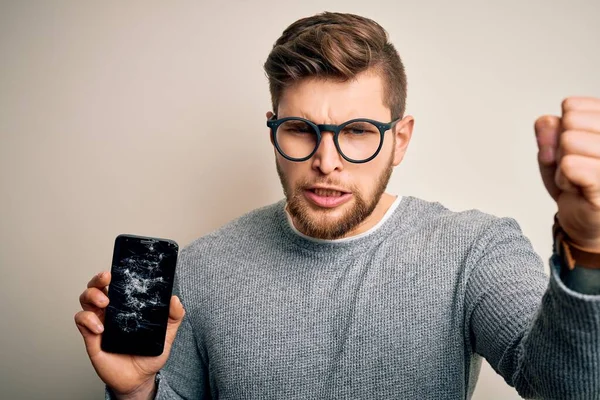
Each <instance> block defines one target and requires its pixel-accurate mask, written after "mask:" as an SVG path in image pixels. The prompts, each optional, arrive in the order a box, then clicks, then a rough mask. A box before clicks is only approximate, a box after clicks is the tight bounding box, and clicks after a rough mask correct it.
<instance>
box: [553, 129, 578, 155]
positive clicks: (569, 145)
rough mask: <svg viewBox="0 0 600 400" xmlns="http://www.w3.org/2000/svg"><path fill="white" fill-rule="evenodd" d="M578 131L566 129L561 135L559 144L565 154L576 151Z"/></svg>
mask: <svg viewBox="0 0 600 400" xmlns="http://www.w3.org/2000/svg"><path fill="white" fill-rule="evenodd" d="M577 136H578V135H577V132H576V131H570V130H568V131H564V132H563V133H562V134H561V135H560V137H559V139H558V140H559V146H560V148H561V150H562V152H563V154H570V153H573V152H574V151H575V146H576V142H577Z"/></svg>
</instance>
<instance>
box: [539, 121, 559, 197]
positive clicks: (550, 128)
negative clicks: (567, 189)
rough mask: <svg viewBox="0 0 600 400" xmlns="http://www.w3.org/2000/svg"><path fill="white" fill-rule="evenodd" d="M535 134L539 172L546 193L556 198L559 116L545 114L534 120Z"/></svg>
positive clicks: (557, 193) (557, 189)
mask: <svg viewBox="0 0 600 400" xmlns="http://www.w3.org/2000/svg"><path fill="white" fill-rule="evenodd" d="M534 128H535V136H536V141H537V145H538V164H539V168H540V174H541V175H542V180H543V182H544V185H545V186H546V189H547V190H548V193H550V196H552V198H553V199H555V200H556V198H557V197H558V195H559V194H560V189H559V188H558V186H557V185H556V179H555V176H556V166H557V162H558V153H557V147H558V137H559V134H560V131H561V124H560V118H558V117H556V116H551V115H545V116H543V117H540V118H538V119H537V120H536V121H535V126H534Z"/></svg>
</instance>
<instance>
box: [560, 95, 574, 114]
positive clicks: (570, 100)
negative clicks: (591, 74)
mask: <svg viewBox="0 0 600 400" xmlns="http://www.w3.org/2000/svg"><path fill="white" fill-rule="evenodd" d="M575 103H576V99H575V98H574V97H566V98H564V99H563V101H562V104H561V106H562V109H563V111H568V110H572V109H573V108H574V107H575Z"/></svg>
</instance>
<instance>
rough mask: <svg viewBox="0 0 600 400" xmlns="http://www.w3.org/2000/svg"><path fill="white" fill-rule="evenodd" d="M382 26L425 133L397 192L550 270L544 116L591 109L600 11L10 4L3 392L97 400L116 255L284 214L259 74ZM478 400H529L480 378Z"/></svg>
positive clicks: (504, 5)
mask: <svg viewBox="0 0 600 400" xmlns="http://www.w3.org/2000/svg"><path fill="white" fill-rule="evenodd" d="M325 10H328V11H344V12H353V13H357V14H362V15H365V16H368V17H371V18H373V19H375V20H376V21H378V22H379V23H380V24H381V25H382V26H383V27H384V28H386V29H387V30H388V32H389V34H390V37H391V40H392V41H393V43H394V44H395V45H396V47H397V49H398V50H399V52H400V54H401V57H402V58H403V59H404V62H405V65H406V69H407V73H408V81H409V90H408V92H409V96H408V113H409V114H411V115H413V116H414V117H415V119H416V125H415V132H414V135H413V140H412V143H411V145H410V147H409V150H408V154H407V156H406V158H405V161H404V162H403V163H402V164H401V165H400V166H399V167H398V168H397V169H396V171H395V173H394V175H393V177H392V180H391V182H390V185H389V191H390V192H392V193H395V194H401V195H413V196H418V197H422V198H425V199H427V200H433V201H440V202H441V203H443V204H445V205H446V206H448V207H449V208H451V209H454V210H464V209H469V208H478V209H481V210H483V211H486V212H489V213H492V214H495V215H499V216H511V217H514V218H516V219H517V220H518V221H519V223H520V224H521V226H522V228H523V230H524V232H525V233H526V234H527V235H528V236H529V237H530V238H531V240H532V243H533V245H534V247H535V248H536V250H537V251H538V252H539V253H540V255H542V257H544V259H547V258H548V257H549V255H550V245H551V234H550V228H551V225H552V216H553V213H554V211H555V205H554V204H553V202H552V200H551V199H550V197H549V196H548V195H547V193H546V191H545V189H544V187H543V185H542V182H541V179H540V178H539V175H538V167H537V161H536V145H535V138H534V133H533V122H534V120H535V118H536V117H537V116H539V115H541V114H544V113H558V112H560V103H561V101H562V99H563V98H564V97H566V96H570V95H593V96H600V72H599V71H600V44H599V42H600V23H599V21H600V2H598V1H595V0H589V1H582V0H579V1H566V0H565V1H558V0H555V1H540V0H538V1H529V2H523V1H516V0H511V1H494V2H491V1H490V2H484V1H479V2H476V1H458V0H457V1H451V2H443V1H398V0H394V1H392V0H389V1H375V0H372V1H360V0H344V1H342V0H329V1H316V0H312V1H301V2H300V1H293V2H275V1H265V0H258V1H229V2H217V1H215V0H212V1H210V2H208V1H204V2H202V1H196V2H192V1H189V2H184V1H175V2H162V1H144V2H142V1H128V2H120V1H103V2H82V1H16V0H15V1H12V2H10V1H2V2H0V268H1V271H0V272H1V279H0V293H2V295H1V298H2V301H0V312H1V315H0V317H1V321H2V333H1V334H0V363H1V364H0V365H1V370H0V387H1V388H2V389H1V390H2V397H3V398H7V399H33V398H37V399H42V398H43V399H51V398H52V399H59V398H60V399H101V398H103V385H102V384H101V382H100V381H99V379H98V378H97V377H96V376H95V374H94V371H93V369H92V367H91V365H90V364H89V361H88V360H87V357H86V354H85V350H84V347H83V342H82V340H81V337H80V335H79V332H78V331H77V329H76V327H75V325H74V323H73V315H74V314H75V312H76V311H77V310H78V308H79V304H78V296H79V294H80V293H81V291H82V290H83V289H84V288H85V285H86V283H87V281H88V280H89V278H90V277H91V276H92V275H93V274H95V273H97V272H99V271H101V270H106V269H108V268H110V259H111V255H112V246H113V241H114V237H115V236H116V235H117V234H119V233H124V232H127V233H137V234H143V235H154V236H160V237H169V238H173V239H175V240H177V241H178V242H179V243H180V245H182V246H183V245H186V244H187V243H189V242H190V241H191V240H193V239H194V238H196V237H198V236H200V235H203V234H205V233H207V232H209V231H211V230H213V229H215V228H217V227H219V226H220V225H222V224H224V223H226V222H227V221H229V220H231V219H233V218H235V217H237V216H239V215H241V214H242V213H244V212H246V211H249V210H251V209H253V208H255V207H258V206H262V205H265V204H267V203H271V202H274V201H277V200H279V199H280V198H281V197H282V191H281V188H280V186H279V181H278V179H277V175H276V173H275V168H274V157H273V149H272V147H271V145H270V143H269V139H268V135H267V133H268V132H267V129H266V127H265V124H264V119H265V117H264V114H265V112H266V111H267V110H269V108H270V106H269V104H270V99H269V94H268V88H267V80H266V78H265V75H264V72H263V70H262V64H263V63H264V61H265V59H266V57H267V55H268V53H269V51H270V48H271V46H272V44H273V42H274V41H275V40H276V39H277V38H278V37H279V35H280V34H281V32H282V31H283V29H284V28H285V27H287V26H288V25H289V24H290V23H292V22H293V21H295V20H296V19H298V18H301V17H304V16H308V15H312V14H315V13H317V12H321V11H325ZM475 398H476V399H516V398H518V396H517V395H516V394H515V392H514V390H512V389H510V388H509V387H508V386H507V385H506V384H505V383H504V381H503V380H502V378H500V377H498V376H496V375H495V373H494V372H493V371H492V370H491V369H489V368H488V367H486V368H484V370H483V372H482V376H481V379H480V382H479V385H478V389H477V392H476V395H475Z"/></svg>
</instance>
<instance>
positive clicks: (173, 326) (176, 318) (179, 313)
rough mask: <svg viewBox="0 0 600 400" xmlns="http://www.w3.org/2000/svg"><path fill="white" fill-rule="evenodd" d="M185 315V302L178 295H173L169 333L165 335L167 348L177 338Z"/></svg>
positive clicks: (170, 306)
mask: <svg viewBox="0 0 600 400" xmlns="http://www.w3.org/2000/svg"><path fill="white" fill-rule="evenodd" d="M184 315H185V310H184V308H183V304H181V301H180V300H179V298H178V297H177V296H172V297H171V304H170V305H169V322H168V324H167V334H166V337H165V345H166V346H167V349H170V348H171V345H172V344H173V341H174V340H175V336H176V335H177V330H178V329H179V326H180V325H181V322H182V321H183V317H184Z"/></svg>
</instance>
